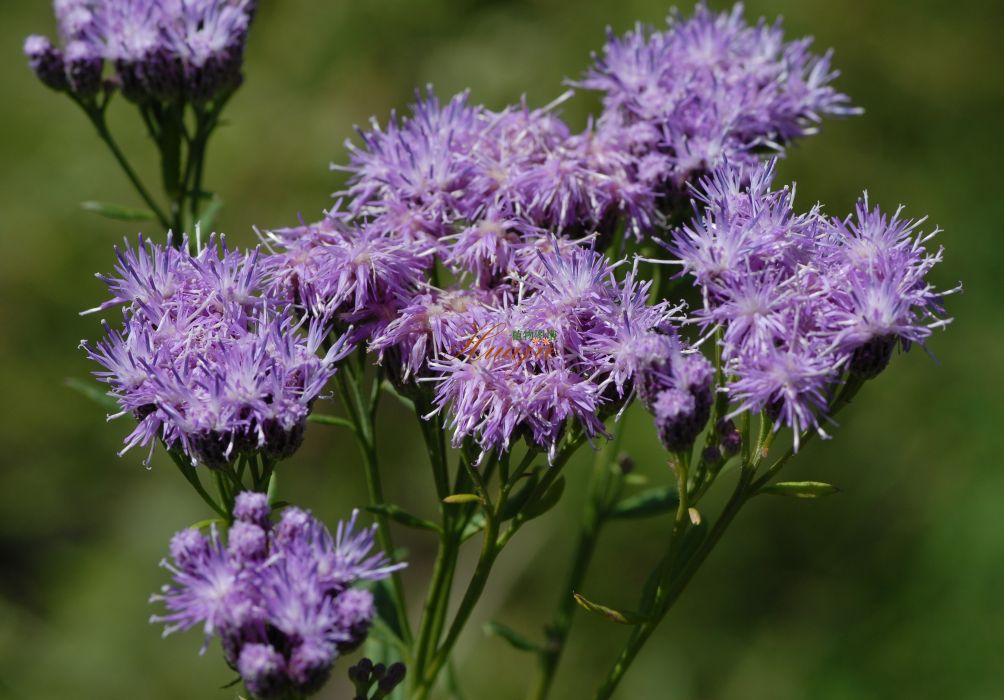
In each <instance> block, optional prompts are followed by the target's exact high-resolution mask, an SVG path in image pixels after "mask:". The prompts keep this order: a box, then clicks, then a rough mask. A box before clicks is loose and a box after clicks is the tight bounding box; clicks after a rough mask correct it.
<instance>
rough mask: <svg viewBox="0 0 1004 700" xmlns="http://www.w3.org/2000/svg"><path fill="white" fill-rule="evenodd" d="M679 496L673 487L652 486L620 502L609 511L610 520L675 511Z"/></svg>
mask: <svg viewBox="0 0 1004 700" xmlns="http://www.w3.org/2000/svg"><path fill="white" fill-rule="evenodd" d="M679 503H680V496H679V494H678V493H677V490H676V487H675V486H653V487H652V488H648V489H645V490H644V491H639V492H638V493H636V494H634V495H633V496H628V497H627V498H625V499H623V500H621V501H620V502H618V503H617V505H615V506H614V507H613V508H612V509H611V510H610V517H611V518H621V519H628V518H648V517H651V516H654V515H662V514H663V513H668V512H670V511H673V510H676V507H677V506H678V505H679Z"/></svg>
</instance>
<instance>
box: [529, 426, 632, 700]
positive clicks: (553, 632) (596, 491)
mask: <svg viewBox="0 0 1004 700" xmlns="http://www.w3.org/2000/svg"><path fill="white" fill-rule="evenodd" d="M625 420H626V418H625ZM623 435H624V426H623V425H619V426H617V427H616V433H615V435H614V438H613V440H612V442H611V443H608V444H607V445H604V446H603V447H602V448H600V449H599V450H597V452H596V459H595V460H594V462H593V472H592V475H591V476H590V480H589V495H588V497H587V498H588V500H587V501H586V508H585V511H584V512H583V516H582V523H581V525H580V527H579V535H578V537H577V539H576V543H575V550H574V553H573V555H572V566H571V569H570V570H569V572H568V578H567V580H566V582H565V586H564V587H563V588H562V589H561V596H560V598H559V599H558V608H557V610H556V611H555V614H554V617H553V618H552V620H551V623H550V624H549V625H547V626H546V628H545V630H546V633H547V645H546V647H545V649H544V651H543V653H541V654H540V658H539V664H538V668H539V671H538V673H537V676H536V678H535V680H534V683H533V685H532V686H531V687H530V691H529V693H528V695H527V697H528V698H530V699H532V700H544V698H546V697H547V696H548V694H549V693H550V691H551V686H552V684H553V683H554V676H555V674H556V672H557V670H558V665H559V664H560V663H561V658H562V653H563V652H564V650H565V644H566V641H567V639H568V635H569V633H570V632H571V628H572V621H573V620H574V618H575V611H576V609H577V608H578V606H577V605H576V603H575V597H574V593H576V592H577V591H579V590H581V588H582V584H583V581H584V580H585V578H586V572H587V571H588V570H589V564H590V562H591V561H592V558H593V553H594V552H595V551H596V545H597V543H598V542H599V535H600V530H601V529H602V528H603V525H604V524H605V522H606V515H607V513H608V512H609V508H610V506H611V505H612V504H613V503H614V502H616V500H617V499H618V498H619V497H620V492H621V485H622V484H623V478H622V477H623V474H621V472H620V471H618V480H617V485H616V487H615V488H614V489H613V493H612V494H611V493H609V490H610V489H609V483H610V479H609V475H610V455H611V454H612V455H614V457H615V458H616V455H617V450H618V448H619V446H620V442H621V437H622V436H623Z"/></svg>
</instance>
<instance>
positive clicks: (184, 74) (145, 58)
mask: <svg viewBox="0 0 1004 700" xmlns="http://www.w3.org/2000/svg"><path fill="white" fill-rule="evenodd" d="M54 9H55V15H56V23H57V25H58V28H59V37H60V39H61V42H62V48H58V47H56V46H54V45H53V44H52V42H51V41H50V40H49V39H47V38H45V37H43V36H38V35H33V36H30V37H28V38H27V40H26V41H25V45H24V52H25V54H26V55H27V57H28V61H29V63H30V65H31V68H32V70H33V71H34V72H35V73H36V75H38V77H39V79H40V80H41V81H42V82H43V83H45V84H46V85H48V86H49V87H51V88H53V89H55V90H67V91H69V92H70V93H71V94H73V95H74V96H76V97H77V98H80V99H89V98H92V97H93V96H94V95H96V94H97V92H98V91H99V90H100V88H101V86H102V73H103V68H104V62H105V61H108V62H109V63H111V64H112V65H113V66H114V68H115V82H116V84H117V86H118V87H120V88H121V90H122V93H123V94H124V95H125V96H126V97H127V98H129V99H130V100H133V101H135V102H140V103H145V102H149V101H156V102H173V101H176V100H179V99H181V98H183V97H184V98H188V99H190V100H191V101H193V102H196V103H203V102H207V101H209V100H212V99H214V98H216V97H221V96H225V95H226V94H229V93H230V92H231V91H233V90H234V89H235V88H236V87H237V86H238V85H239V84H240V82H241V80H242V76H241V64H242V63H243V59H244V45H245V42H246V40H247V35H248V29H249V28H250V25H251V19H252V17H253V15H254V10H255V2H254V0H166V1H164V0H55V3H54Z"/></svg>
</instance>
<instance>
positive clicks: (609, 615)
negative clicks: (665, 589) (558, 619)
mask: <svg viewBox="0 0 1004 700" xmlns="http://www.w3.org/2000/svg"><path fill="white" fill-rule="evenodd" d="M572 596H574V598H575V602H576V603H578V604H579V605H580V606H581V607H582V608H584V609H585V610H587V611H589V612H591V613H593V614H594V615H600V616H601V617H604V618H606V619H607V620H610V621H611V622H616V623H618V624H621V625H640V624H641V623H643V622H645V620H646V619H647V618H646V617H645V616H644V615H642V614H640V613H636V612H631V611H629V610H615V609H614V608H609V607H607V606H606V605H600V604H599V603H594V602H592V601H591V600H589V599H588V598H586V597H585V596H584V595H581V594H579V593H573V594H572Z"/></svg>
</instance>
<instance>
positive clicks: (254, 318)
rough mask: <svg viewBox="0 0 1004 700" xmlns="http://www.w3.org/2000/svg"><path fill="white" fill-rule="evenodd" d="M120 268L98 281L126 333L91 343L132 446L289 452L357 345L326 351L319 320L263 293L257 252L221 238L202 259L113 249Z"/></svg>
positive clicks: (111, 332) (214, 454)
mask: <svg viewBox="0 0 1004 700" xmlns="http://www.w3.org/2000/svg"><path fill="white" fill-rule="evenodd" d="M117 254H118V265H117V269H116V274H115V275H113V276H109V277H102V279H103V280H104V282H105V283H106V284H107V285H108V288H109V290H110V291H111V293H112V297H113V298H112V299H111V300H109V301H108V302H106V303H104V304H102V305H101V306H100V307H98V308H97V309H94V311H97V310H105V309H108V308H110V307H113V306H122V307H123V313H124V316H125V320H124V324H123V326H122V328H121V329H114V328H112V327H111V326H110V325H108V324H107V323H105V324H104V328H105V337H104V338H103V339H102V340H100V341H98V342H97V343H93V344H92V343H86V342H84V343H83V347H84V349H85V350H86V352H87V354H88V356H89V357H90V358H91V359H93V360H94V361H96V362H97V363H98V364H100V365H101V366H102V370H101V371H99V372H96V373H95V374H96V376H97V377H98V378H99V379H100V380H101V381H103V382H106V383H107V384H109V386H110V387H111V392H110V394H111V396H113V397H114V398H115V399H116V401H118V403H119V405H120V406H121V408H122V411H121V413H119V414H117V416H118V415H125V414H131V415H133V416H134V417H135V418H136V420H137V421H138V424H137V426H136V428H135V429H134V430H133V432H132V433H131V434H130V435H129V436H128V437H127V438H126V445H125V449H124V450H123V452H124V451H125V450H128V449H129V448H131V447H133V446H136V445H149V446H150V451H151V454H152V450H153V447H154V444H155V441H156V440H158V439H159V440H160V441H162V442H163V443H164V445H165V446H166V447H167V448H168V449H177V450H180V451H181V452H183V453H184V454H185V455H186V456H187V458H188V459H189V460H190V461H191V462H192V463H193V464H196V463H199V462H201V463H203V464H206V465H208V466H221V465H223V464H225V463H228V462H232V461H233V460H234V459H236V458H237V456H238V455H240V454H243V453H248V452H257V451H261V452H264V453H265V454H266V455H267V456H268V457H270V458H272V459H283V458H286V457H288V456H290V455H291V454H292V453H293V452H295V451H296V449H297V448H298V447H299V445H300V442H301V441H302V438H303V430H304V427H305V423H306V419H307V414H308V413H309V412H310V408H311V405H312V403H313V401H314V400H315V399H316V398H317V397H318V396H319V395H320V394H321V392H322V391H323V388H324V385H325V384H326V383H327V381H328V379H329V378H330V377H331V376H332V375H333V374H334V372H335V364H336V363H337V361H338V360H340V359H341V358H342V357H344V356H345V355H346V354H347V353H348V352H349V351H350V349H351V346H350V345H348V344H347V343H346V342H345V341H344V339H342V340H339V341H338V342H336V343H334V344H333V345H332V346H331V347H330V348H328V349H327V350H326V351H325V352H323V354H320V353H321V350H322V344H323V342H324V341H325V339H326V338H327V335H328V326H327V324H326V323H325V321H324V319H322V318H313V319H310V320H309V321H307V320H299V321H298V320H296V318H295V316H294V314H293V310H292V308H291V307H290V306H289V305H288V304H287V303H285V302H284V301H283V300H279V299H276V298H273V297H269V296H266V295H265V294H264V293H263V281H262V269H261V265H260V263H259V260H258V257H259V254H258V250H252V251H239V250H229V249H228V248H227V247H226V245H225V243H224V242H223V238H222V237H219V238H217V237H215V236H214V237H213V238H211V239H210V241H209V243H208V245H206V246H205V247H204V248H202V249H201V250H200V251H198V252H197V253H195V254H191V253H188V252H187V241H186V245H183V246H182V248H181V250H177V249H174V248H172V247H171V246H170V245H168V246H159V245H156V244H154V243H152V242H150V241H144V240H143V239H142V238H141V239H140V242H139V245H138V246H137V247H136V248H131V247H129V246H128V244H127V245H126V247H125V248H124V249H122V250H119V251H117Z"/></svg>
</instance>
